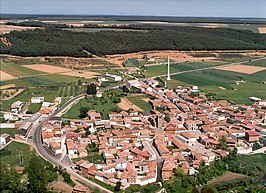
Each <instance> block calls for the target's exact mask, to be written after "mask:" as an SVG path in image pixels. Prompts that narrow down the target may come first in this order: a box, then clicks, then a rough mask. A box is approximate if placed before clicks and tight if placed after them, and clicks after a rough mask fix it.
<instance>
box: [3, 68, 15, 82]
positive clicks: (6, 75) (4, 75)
mask: <svg viewBox="0 0 266 193" xmlns="http://www.w3.org/2000/svg"><path fill="white" fill-rule="evenodd" d="M12 79H16V77H14V76H12V75H10V74H8V73H6V72H3V71H2V70H0V80H1V81H6V80H12Z"/></svg>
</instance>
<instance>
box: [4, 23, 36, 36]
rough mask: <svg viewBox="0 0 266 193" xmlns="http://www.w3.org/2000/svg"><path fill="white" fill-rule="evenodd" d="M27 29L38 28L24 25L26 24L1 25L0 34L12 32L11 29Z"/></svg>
mask: <svg viewBox="0 0 266 193" xmlns="http://www.w3.org/2000/svg"><path fill="white" fill-rule="evenodd" d="M27 29H36V27H24V26H13V25H1V26H0V34H6V33H10V32H11V31H14V30H16V31H22V30H27Z"/></svg>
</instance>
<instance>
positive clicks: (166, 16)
mask: <svg viewBox="0 0 266 193" xmlns="http://www.w3.org/2000/svg"><path fill="white" fill-rule="evenodd" d="M3 15H18V16H19V15H22V16H96V17H103V16H105V17H107V16H109V17H164V18H232V19H266V17H252V16H247V17H246V16H245V17H242V16H175V15H134V14H129V15H124V14H121V15H116V14H49V13H42V14H35V13H1V15H0V17H2V16H3Z"/></svg>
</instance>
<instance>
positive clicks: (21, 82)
mask: <svg viewBox="0 0 266 193" xmlns="http://www.w3.org/2000/svg"><path fill="white" fill-rule="evenodd" d="M7 84H15V85H16V86H18V87H29V86H32V84H30V83H28V82H26V81H24V80H22V79H14V80H8V81H0V85H7Z"/></svg>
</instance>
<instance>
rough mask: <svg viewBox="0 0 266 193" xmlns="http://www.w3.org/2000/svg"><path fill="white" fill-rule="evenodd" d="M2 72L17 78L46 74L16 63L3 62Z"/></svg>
mask: <svg viewBox="0 0 266 193" xmlns="http://www.w3.org/2000/svg"><path fill="white" fill-rule="evenodd" d="M1 70H2V71H4V72H6V73H8V74H11V75H13V76H16V77H20V76H27V75H36V74H45V73H44V72H41V71H37V70H33V69H29V68H25V67H23V66H21V65H18V64H15V63H6V62H1Z"/></svg>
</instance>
